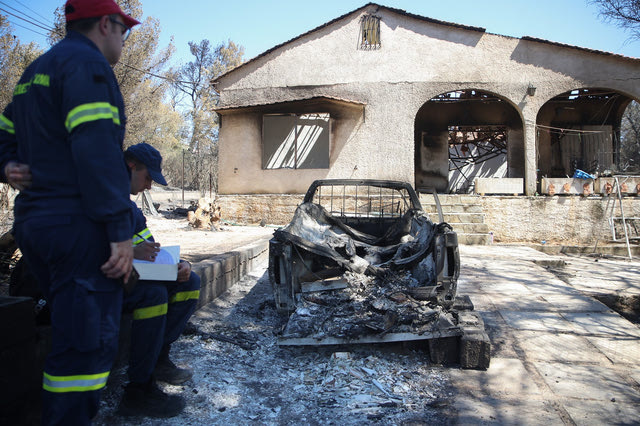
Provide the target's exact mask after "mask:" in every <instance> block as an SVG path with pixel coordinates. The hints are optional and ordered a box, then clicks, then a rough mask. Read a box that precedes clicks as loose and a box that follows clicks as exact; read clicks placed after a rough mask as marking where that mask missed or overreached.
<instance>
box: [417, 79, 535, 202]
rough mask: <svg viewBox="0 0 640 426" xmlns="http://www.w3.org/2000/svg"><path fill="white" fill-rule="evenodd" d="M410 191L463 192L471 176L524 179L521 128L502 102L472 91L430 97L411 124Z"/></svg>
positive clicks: (516, 115) (471, 186)
mask: <svg viewBox="0 0 640 426" xmlns="http://www.w3.org/2000/svg"><path fill="white" fill-rule="evenodd" d="M414 130H415V133H414V146H415V150H414V152H415V157H414V158H415V185H414V186H415V188H416V189H417V190H418V191H428V190H431V189H436V190H437V191H438V192H450V193H466V192H471V191H472V190H473V189H474V182H475V178H477V177H487V178H488V177H501V178H503V177H510V178H524V173H525V160H524V155H525V148H524V125H523V119H522V115H521V112H520V110H519V109H518V108H517V107H516V106H515V105H514V104H513V103H512V102H511V101H509V100H508V99H506V98H504V97H501V96H500V95H497V94H495V93H491V92H488V91H484V90H478V89H473V88H467V89H458V90H453V91H450V92H446V93H442V94H439V95H437V96H434V97H433V98H431V99H430V100H429V101H427V102H425V103H424V104H423V105H422V106H421V107H420V109H419V110H418V112H417V114H416V117H415V122H414Z"/></svg>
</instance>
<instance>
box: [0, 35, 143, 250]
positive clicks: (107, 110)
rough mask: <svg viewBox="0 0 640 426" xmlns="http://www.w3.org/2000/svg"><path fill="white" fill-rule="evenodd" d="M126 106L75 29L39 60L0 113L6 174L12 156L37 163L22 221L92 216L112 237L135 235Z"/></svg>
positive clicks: (18, 207) (0, 164)
mask: <svg viewBox="0 0 640 426" xmlns="http://www.w3.org/2000/svg"><path fill="white" fill-rule="evenodd" d="M125 122H126V119H125V115H124V103H123V100H122V95H121V93H120V88H119V87H118V83H117V81H116V78H115V75H114V74H113V70H112V69H111V67H110V65H109V63H108V62H107V60H106V59H105V57H104V56H103V55H102V53H101V52H100V50H99V49H98V47H97V46H96V45H95V44H94V43H93V42H92V41H91V40H89V39H88V38H87V37H85V36H84V35H81V34H79V33H76V32H73V31H71V32H69V34H68V35H67V36H66V37H65V38H64V39H63V40H62V41H61V42H59V43H58V44H56V45H55V46H54V47H52V48H51V49H50V50H49V51H48V52H46V53H45V54H43V55H42V56H41V57H39V58H38V59H36V60H35V61H34V62H33V63H32V64H31V65H30V66H29V67H28V68H27V69H26V71H25V72H24V74H23V75H22V77H21V78H20V81H19V82H18V85H17V86H16V88H15V91H14V96H13V100H12V102H11V104H9V106H7V108H6V109H5V111H4V113H3V115H2V116H0V179H2V181H3V182H6V176H4V166H5V164H6V163H7V162H8V161H10V160H17V161H18V162H21V163H26V164H28V165H29V167H30V168H31V173H32V185H31V186H30V187H29V188H28V189H26V190H24V191H21V193H20V194H19V196H18V197H17V198H16V201H15V220H16V222H19V221H23V220H25V219H28V218H31V217H36V216H41V215H75V214H84V215H88V216H89V217H90V218H91V219H92V220H93V221H96V222H101V223H104V224H105V226H106V231H107V237H108V239H109V241H112V242H118V241H124V240H127V239H130V238H131V229H132V227H131V216H130V204H129V203H130V197H129V189H130V184H129V175H128V171H127V168H126V165H125V162H124V158H123V154H122V144H123V141H124V132H125Z"/></svg>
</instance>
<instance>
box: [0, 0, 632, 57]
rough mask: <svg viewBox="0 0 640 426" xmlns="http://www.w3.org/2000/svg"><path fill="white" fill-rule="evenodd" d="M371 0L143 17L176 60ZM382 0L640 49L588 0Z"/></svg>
mask: <svg viewBox="0 0 640 426" xmlns="http://www.w3.org/2000/svg"><path fill="white" fill-rule="evenodd" d="M63 3H64V0H0V9H4V10H7V11H10V12H12V13H16V10H18V11H21V12H23V13H25V14H27V15H28V16H29V17H30V18H33V19H35V20H37V21H38V22H40V23H44V24H45V25H46V24H47V22H49V23H50V22H51V21H52V17H53V11H54V10H55V8H56V7H57V6H59V5H62V4H63ZM366 3H367V1H366V0H360V1H355V0H324V1H321V2H320V1H313V2H311V1H300V0H297V1H294V0H222V1H221V0H181V1H175V0H172V1H169V0H142V5H143V10H144V15H143V17H146V16H154V17H155V18H157V19H159V21H160V25H161V37H160V44H161V46H165V45H166V44H168V42H169V38H170V37H171V36H173V38H174V44H175V45H176V48H177V52H176V56H175V57H174V61H173V62H174V64H175V65H177V64H178V63H181V62H182V63H183V62H185V61H187V60H190V55H189V50H188V44H187V43H188V42H189V41H196V42H198V41H200V40H202V39H205V38H206V39H209V40H210V41H211V43H212V44H213V45H218V44H219V43H221V42H225V41H227V40H232V41H234V42H235V43H237V44H240V45H242V46H244V48H245V56H244V58H245V59H251V58H253V57H254V56H256V55H259V54H260V53H262V52H264V51H265V50H268V49H270V48H271V47H273V46H276V45H278V44H280V43H283V42H285V41H287V40H290V39H292V38H294V37H296V36H298V35H300V34H303V33H305V32H307V31H309V30H311V29H313V28H315V27H318V26H320V25H322V24H324V23H326V22H328V21H331V20H332V19H334V18H337V17H338V16H341V15H343V14H345V13H347V12H350V11H353V10H355V9H358V8H359V7H361V6H363V5H365V4H366ZM377 3H378V4H381V5H384V6H388V7H393V8H397V9H404V10H406V11H407V12H409V13H412V14H416V15H422V16H426V17H429V18H434V19H439V20H443V21H448V22H455V23H459V24H463V25H469V26H476V27H483V28H486V30H487V31H488V32H490V33H495V34H501V35H506V36H512V37H522V36H532V37H538V38H543V39H547V40H551V41H556V42H560V43H566V44H571V45H575V46H581V47H587V48H591V49H597V50H603V51H606V52H613V53H618V54H622V55H625V56H631V57H640V42H638V41H636V42H627V39H628V38H629V34H628V33H627V32H625V31H623V30H621V29H619V28H617V27H615V26H614V25H613V24H605V23H603V22H602V21H601V20H600V19H599V17H598V16H597V8H596V7H595V6H593V5H589V4H587V1H586V0H448V1H447V0H444V1H443V0H387V1H379V2H377ZM12 8H13V9H12ZM0 13H4V12H2V11H0ZM16 14H18V13H16ZM21 16H24V15H21ZM9 20H10V21H11V22H12V24H14V28H15V30H16V35H17V36H18V37H19V38H20V40H22V41H25V42H28V41H36V42H37V43H39V44H40V45H41V47H43V48H45V47H47V44H46V39H45V37H43V36H42V35H40V34H37V33H36V32H38V33H44V32H45V31H44V30H42V29H41V28H38V27H36V26H34V25H32V24H30V23H27V22H25V21H23V20H21V19H19V18H16V17H13V16H9ZM18 25H20V26H18ZM23 27H26V28H23ZM34 31H36V32H34Z"/></svg>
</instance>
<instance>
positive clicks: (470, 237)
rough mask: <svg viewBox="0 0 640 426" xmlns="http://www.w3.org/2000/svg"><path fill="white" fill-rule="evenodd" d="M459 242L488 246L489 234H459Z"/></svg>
mask: <svg viewBox="0 0 640 426" xmlns="http://www.w3.org/2000/svg"><path fill="white" fill-rule="evenodd" d="M458 244H464V245H468V246H486V245H489V234H458Z"/></svg>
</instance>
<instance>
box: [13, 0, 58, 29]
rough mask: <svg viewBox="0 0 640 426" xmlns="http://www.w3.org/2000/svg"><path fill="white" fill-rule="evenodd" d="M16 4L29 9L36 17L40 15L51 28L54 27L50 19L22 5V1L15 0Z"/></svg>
mask: <svg viewBox="0 0 640 426" xmlns="http://www.w3.org/2000/svg"><path fill="white" fill-rule="evenodd" d="M15 2H16V3H18V4H19V5H20V6H22V7H26V8H27V9H29V10H30V11H31V12H33V13H35V14H36V15H38V16H39V17H41V18H42V19H44V20H45V21H48V22H47V23H48V24H50V25H51V26H53V25H54V23H53V22H52V21H51V20H49V18H47V17H44V16H42V15H40V14H39V13H38V12H36V11H35V10H33V9H31V8H30V7H29V6H27V5H26V4H24V3H22V2H21V1H20V0H15ZM0 3H2V2H0ZM25 15H26V13H25Z"/></svg>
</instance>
